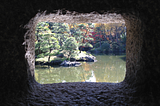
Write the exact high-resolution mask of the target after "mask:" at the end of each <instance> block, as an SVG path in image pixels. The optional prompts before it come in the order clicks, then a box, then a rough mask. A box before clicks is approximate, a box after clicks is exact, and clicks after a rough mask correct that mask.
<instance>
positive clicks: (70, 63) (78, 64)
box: [60, 60, 81, 67]
mask: <svg viewBox="0 0 160 106" xmlns="http://www.w3.org/2000/svg"><path fill="white" fill-rule="evenodd" d="M60 65H61V66H65V67H69V66H75V67H78V66H80V65H81V63H80V62H70V61H66V60H65V61H63V62H62V63H61V64H60Z"/></svg>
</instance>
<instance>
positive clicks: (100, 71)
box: [35, 54, 126, 84]
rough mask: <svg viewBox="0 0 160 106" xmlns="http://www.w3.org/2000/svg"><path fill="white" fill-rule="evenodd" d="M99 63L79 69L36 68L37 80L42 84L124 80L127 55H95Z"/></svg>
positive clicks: (37, 66)
mask: <svg viewBox="0 0 160 106" xmlns="http://www.w3.org/2000/svg"><path fill="white" fill-rule="evenodd" d="M95 57H96V60H98V61H97V62H82V65H81V66H79V67H51V66H49V67H48V66H40V65H36V66H35V80H36V81H37V82H38V83H40V84H51V83H64V82H113V83H118V82H121V81H123V80H124V77H125V73H126V61H125V57H126V55H125V54H122V55H95Z"/></svg>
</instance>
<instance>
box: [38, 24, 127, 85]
mask: <svg viewBox="0 0 160 106" xmlns="http://www.w3.org/2000/svg"><path fill="white" fill-rule="evenodd" d="M125 53H126V26H125V23H55V22H39V23H38V24H37V26H36V31H35V80H36V81H37V82H38V83H40V84H51V83H64V82H114V83H117V82H121V81H123V80H124V77H125V73H126V61H125V59H126V54H125Z"/></svg>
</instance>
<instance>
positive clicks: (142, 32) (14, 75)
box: [0, 0, 160, 105]
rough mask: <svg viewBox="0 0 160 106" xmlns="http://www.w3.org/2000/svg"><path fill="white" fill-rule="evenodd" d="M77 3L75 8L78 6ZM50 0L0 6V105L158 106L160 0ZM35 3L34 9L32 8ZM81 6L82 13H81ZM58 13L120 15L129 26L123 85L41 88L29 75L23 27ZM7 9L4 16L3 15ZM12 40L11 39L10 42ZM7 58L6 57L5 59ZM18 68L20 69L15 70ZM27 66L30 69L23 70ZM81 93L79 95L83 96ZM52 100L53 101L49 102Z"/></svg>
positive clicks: (73, 85)
mask: <svg viewBox="0 0 160 106" xmlns="http://www.w3.org/2000/svg"><path fill="white" fill-rule="evenodd" d="M77 2H78V3H77ZM77 2H76V1H74V0H61V1H58V0H54V2H53V1H50V0H49V1H47V2H44V3H40V2H39V3H38V2H36V0H33V1H32V2H29V1H25V0H24V1H23V0H22V1H20V2H16V1H11V2H7V1H4V2H2V3H1V4H0V7H1V10H0V12H1V14H3V15H2V17H1V18H0V20H1V23H2V24H1V25H0V27H1V29H2V31H0V34H1V35H2V36H0V41H1V42H2V44H1V47H0V48H1V50H3V51H1V55H0V56H1V59H2V58H3V61H2V60H1V74H0V76H1V77H0V79H1V81H2V83H1V84H0V86H1V87H0V91H1V94H0V97H3V98H2V99H1V104H2V105H7V104H17V105H20V104H21V105H42V104H46V105H47V104H48V105H49V104H52V105H53V104H59V105H63V104H73V105H74V104H81V105H82V104H83V105H87V104H88V105H91V104H97V105H99V104H102V105H103V104H104V105H147V104H149V105H158V104H160V102H159V98H160V96H159V94H160V92H159V89H160V86H159V76H160V71H159V70H160V67H159V63H160V52H159V51H160V39H159V30H160V27H159V26H157V24H158V23H159V22H160V19H159V10H160V9H159V4H160V2H159V1H152V0H146V1H143V0H123V1H119V0H101V1H99V0H94V1H92V0H88V1H85V0H80V1H77ZM34 4H36V5H34ZM82 7H83V8H82ZM39 9H40V12H42V11H44V10H47V13H52V12H55V11H53V10H58V9H62V10H63V12H62V14H65V13H66V10H69V11H77V12H79V13H90V12H92V11H96V12H99V13H100V14H103V13H104V12H106V11H109V12H111V13H118V14H121V15H122V16H123V18H124V19H125V22H126V23H127V25H126V26H127V29H128V30H127V36H128V38H127V50H128V51H127V58H126V61H127V72H126V77H125V80H124V81H123V82H122V83H118V84H113V83H107V84H104V83H101V84H100V83H98V84H96V83H66V84H52V85H40V84H38V83H37V82H35V81H34V79H33V77H31V73H30V72H29V71H27V67H28V66H29V64H28V62H27V61H26V62H25V58H24V55H25V50H24V46H21V45H22V43H23V42H24V40H23V35H24V34H25V33H26V31H27V30H26V29H24V28H23V26H24V25H26V24H27V23H28V21H29V20H30V18H32V17H34V15H35V14H36V13H37V12H38V10H39ZM4 10H6V11H4ZM9 38H10V39H9ZM4 57H5V58H4ZM17 64H18V65H19V66H18V67H17ZM26 64H28V65H26ZM81 94H82V95H81ZM53 98H54V99H53Z"/></svg>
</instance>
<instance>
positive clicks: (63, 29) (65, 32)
mask: <svg viewBox="0 0 160 106" xmlns="http://www.w3.org/2000/svg"><path fill="white" fill-rule="evenodd" d="M49 28H50V30H51V32H52V34H53V35H54V37H55V38H57V40H58V41H59V45H60V47H61V48H62V46H63V42H64V41H65V40H66V38H67V37H69V36H70V30H69V27H68V24H65V23H52V22H50V23H49Z"/></svg>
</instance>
